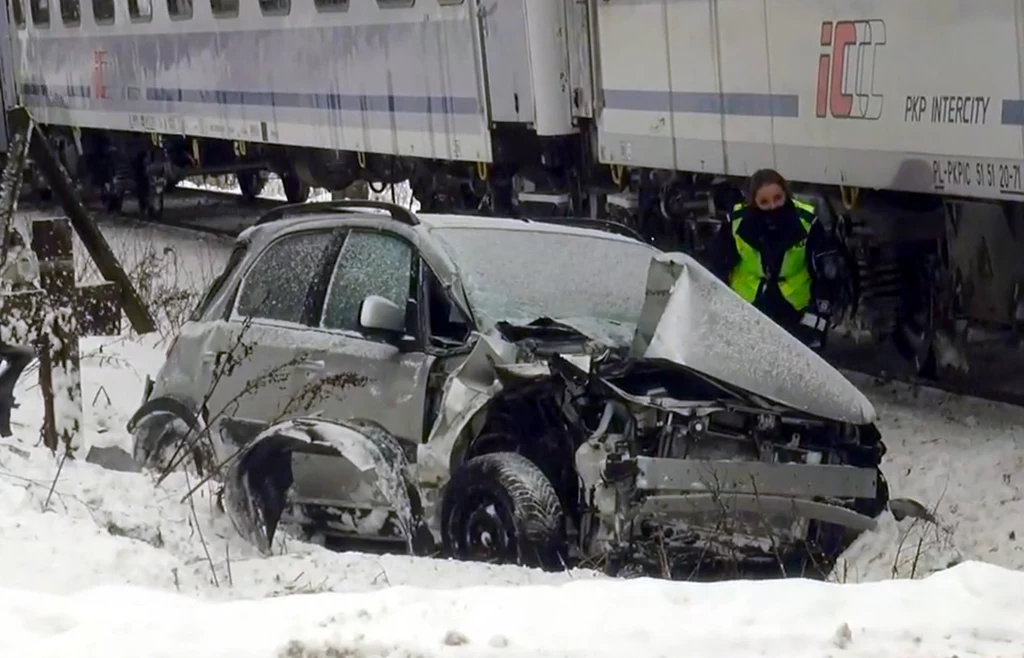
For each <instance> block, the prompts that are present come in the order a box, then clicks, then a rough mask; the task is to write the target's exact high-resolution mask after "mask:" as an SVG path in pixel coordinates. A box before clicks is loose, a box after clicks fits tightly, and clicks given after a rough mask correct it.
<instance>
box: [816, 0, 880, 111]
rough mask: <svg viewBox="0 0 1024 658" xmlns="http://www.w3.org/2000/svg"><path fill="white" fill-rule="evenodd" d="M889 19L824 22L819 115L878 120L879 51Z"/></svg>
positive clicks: (819, 70) (819, 63) (818, 97)
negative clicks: (876, 58)
mask: <svg viewBox="0 0 1024 658" xmlns="http://www.w3.org/2000/svg"><path fill="white" fill-rule="evenodd" d="M885 43H886V41H885V21H882V20H866V21H836V22H832V21H825V22H823V23H822V24H821V46H822V48H823V51H822V53H821V55H820V56H819V57H818V88H817V102H816V103H815V113H816V114H817V116H818V117H819V118H825V117H828V116H831V117H834V118H836V119H867V120H871V121H874V120H877V119H878V118H880V117H881V116H882V95H881V94H877V93H875V89H874V85H875V53H876V52H877V51H878V48H879V47H880V46H884V45H885Z"/></svg>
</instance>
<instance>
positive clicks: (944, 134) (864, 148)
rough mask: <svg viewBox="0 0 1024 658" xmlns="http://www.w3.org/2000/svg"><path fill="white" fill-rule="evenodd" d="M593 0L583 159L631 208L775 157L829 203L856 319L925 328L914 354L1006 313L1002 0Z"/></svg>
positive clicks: (1018, 118)
mask: <svg viewBox="0 0 1024 658" xmlns="http://www.w3.org/2000/svg"><path fill="white" fill-rule="evenodd" d="M592 6H593V8H594V9H595V24H596V29H595V30H594V31H593V32H592V38H593V39H594V40H595V42H596V48H595V49H596V51H597V52H598V53H599V57H598V58H596V60H595V68H596V69H597V71H598V73H597V75H596V76H595V79H596V80H597V85H598V86H597V88H596V89H595V95H596V98H597V106H598V111H597V127H596V129H597V133H598V144H599V147H598V150H597V156H598V159H599V161H600V162H601V163H604V164H608V165H612V166H614V167H616V169H618V168H620V167H621V168H623V169H625V170H626V171H632V172H633V176H632V179H633V180H632V184H631V185H630V186H629V189H628V190H627V194H626V195H624V196H625V197H626V198H627V201H626V202H625V205H626V206H627V208H629V209H631V211H632V212H633V213H634V214H636V213H637V212H638V211H639V210H640V209H643V208H645V207H651V206H653V207H656V208H661V209H662V210H663V211H664V210H665V209H668V210H667V211H665V212H657V213H655V215H656V217H655V218H654V219H655V220H662V219H664V216H665V215H669V216H672V215H673V214H674V215H675V216H674V217H672V218H673V219H681V218H682V217H683V216H685V215H686V214H687V212H688V211H687V208H693V207H695V206H696V207H698V208H700V207H701V203H700V199H701V198H703V197H702V193H703V192H702V189H703V191H706V189H707V187H708V183H709V182H712V181H714V178H713V177H717V176H729V177H739V178H741V177H745V176H748V175H749V174H751V173H753V172H754V171H756V170H757V169H759V168H762V167H773V168H775V169H778V170H779V171H780V172H782V173H783V174H784V175H785V176H787V177H788V178H789V179H791V180H792V181H795V182H799V183H802V184H803V187H804V191H805V192H806V193H807V194H808V195H810V196H812V197H815V198H817V199H818V200H819V201H820V202H821V207H822V209H823V212H824V214H832V215H845V216H846V218H845V219H846V221H844V222H843V227H844V228H845V229H846V230H847V231H848V232H849V233H850V234H851V235H850V244H851V248H852V249H853V250H854V252H855V254H854V256H855V259H857V260H858V262H859V265H860V269H861V272H860V274H861V283H862V286H861V291H860V293H861V297H862V299H864V300H868V301H870V302H871V303H870V304H869V306H870V308H868V309H866V310H868V311H869V312H870V315H871V316H873V317H870V318H869V319H870V320H871V324H872V328H873V329H874V330H875V331H876V332H877V333H879V334H884V333H886V332H888V331H891V330H893V329H894V328H897V329H908V330H912V331H913V332H916V333H917V334H918V336H916V338H924V339H925V340H924V341H923V342H921V343H920V344H918V345H917V348H919V349H920V351H921V353H920V354H918V355H916V356H919V357H922V367H923V368H924V367H926V366H927V365H928V364H925V363H924V361H927V360H928V359H929V357H930V358H931V359H932V361H933V363H932V364H931V365H932V366H934V365H935V363H934V357H935V356H936V354H935V352H934V350H933V349H932V348H934V347H935V345H934V342H935V341H936V339H938V340H939V341H940V342H947V343H948V342H949V340H952V341H953V342H956V341H957V340H963V339H964V338H965V336H964V329H965V328H966V326H967V324H966V322H964V321H965V320H968V319H970V320H973V321H975V324H977V323H978V322H979V321H980V322H984V323H989V324H994V325H999V326H1002V327H1013V326H1015V325H1019V323H1020V321H1021V320H1022V319H1024V294H1022V291H1021V283H1024V259H1022V258H1021V257H1020V254H1021V253H1022V252H1024V242H1022V239H1024V214H1022V212H1021V211H1022V208H1024V206H1022V205H1021V202H1022V201H1024V172H1022V167H1024V95H1022V84H1024V62H1022V58H1024V48H1022V46H1024V3H1022V2H1020V0H985V1H984V2H979V1H973V2H972V1H970V0H927V1H926V0H898V1H892V0H889V1H883V0H861V1H860V2H837V1H835V0H818V1H808V0H600V1H599V2H596V3H593V5H592ZM622 175H626V174H622ZM702 175H703V176H702ZM627 177H628V176H627ZM645 194H646V195H647V196H653V197H654V200H655V202H653V203H651V202H648V203H645V201H644V199H643V197H644V196H645ZM830 209H831V211H832V212H831V213H830V212H829V210H830ZM640 214H641V215H642V214H643V212H642V211H641V212H640ZM698 214H699V213H698ZM676 224H678V222H677V223H676ZM654 226H655V229H657V226H658V224H657V222H655V224H654ZM947 339H948V340H947ZM929 352H931V354H929ZM947 354H948V352H947ZM948 365H954V364H952V363H950V364H948Z"/></svg>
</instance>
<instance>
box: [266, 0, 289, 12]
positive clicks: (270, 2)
mask: <svg viewBox="0 0 1024 658" xmlns="http://www.w3.org/2000/svg"><path fill="white" fill-rule="evenodd" d="M291 10H292V0H260V11H262V12H263V13H264V14H272V15H274V16H284V15H286V14H288V13H289V12H291Z"/></svg>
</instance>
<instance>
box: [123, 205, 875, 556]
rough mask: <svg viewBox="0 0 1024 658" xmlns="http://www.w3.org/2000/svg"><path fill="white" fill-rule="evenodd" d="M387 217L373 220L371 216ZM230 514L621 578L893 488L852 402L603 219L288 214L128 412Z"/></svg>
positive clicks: (352, 542)
mask: <svg viewBox="0 0 1024 658" xmlns="http://www.w3.org/2000/svg"><path fill="white" fill-rule="evenodd" d="M381 211H383V212H381ZM129 430H130V431H131V432H132V433H133V437H134V441H135V448H134V450H135V456H136V459H137V460H139V461H140V462H142V463H144V464H146V465H148V466H151V467H161V468H174V467H176V466H178V465H181V464H194V465H195V466H196V467H198V468H200V469H201V470H205V471H214V473H215V475H216V476H217V477H218V478H219V479H220V480H221V481H222V482H223V483H224V501H225V506H226V508H227V511H228V513H229V514H230V516H231V518H232V520H233V522H234V524H235V526H236V528H237V529H238V530H239V531H240V532H242V533H243V534H245V535H246V536H248V537H250V538H251V539H252V541H254V542H255V543H256V544H257V545H259V546H260V547H261V549H263V550H264V551H266V552H270V551H272V546H273V540H274V538H275V533H276V534H278V535H279V534H280V533H277V530H278V528H280V527H288V528H289V529H292V530H294V531H295V532H298V533H301V535H302V536H303V537H305V538H307V539H317V540H320V541H323V542H325V543H329V544H331V545H337V546H338V547H339V548H351V547H363V546H366V545H368V544H370V545H374V546H381V547H385V548H386V547H387V546H388V545H391V546H392V547H393V548H394V549H397V550H403V551H409V552H412V553H416V554H421V555H436V554H444V555H448V556H454V557H456V558H459V559H472V560H488V561H498V562H511V563H520V564H529V565H536V566H541V567H546V568H562V567H563V566H564V565H565V564H572V563H580V562H581V561H585V560H586V561H597V560H600V561H602V562H603V563H604V564H605V565H607V569H608V571H609V572H610V573H622V572H623V570H624V569H625V570H626V571H628V572H630V573H656V574H660V575H663V576H678V575H685V576H691V575H692V574H694V573H695V569H698V568H703V567H705V566H708V565H712V564H713V565H718V563H721V562H728V563H732V564H737V563H738V564H740V565H749V566H754V565H758V564H760V565H771V566H772V568H775V567H777V566H778V565H783V566H784V567H785V568H786V569H787V570H789V569H793V568H794V566H793V565H794V562H795V563H798V564H799V565H803V566H807V565H809V564H812V563H813V564H816V565H818V566H819V567H820V569H821V571H823V572H824V571H827V570H828V569H829V568H830V564H831V563H832V561H833V560H834V559H835V558H836V557H837V556H838V554H839V553H840V552H841V551H842V550H844V549H845V547H846V546H848V544H849V542H850V541H852V539H853V538H855V537H856V536H857V535H858V534H859V533H860V532H862V531H864V530H865V529H868V528H871V527H872V526H873V524H874V519H875V517H876V516H877V515H878V514H879V513H881V512H882V511H883V510H884V509H885V507H886V504H887V501H888V490H887V487H886V485H885V481H884V478H883V477H882V475H881V473H880V471H879V469H878V465H879V463H880V460H881V458H882V455H883V454H884V452H885V448H884V445H883V443H882V440H881V437H880V435H879V432H878V430H877V428H876V426H875V412H874V409H873V408H872V406H871V404H870V403H869V402H868V400H867V399H866V398H865V397H864V396H863V395H862V394H861V393H860V392H859V391H858V390H857V389H856V388H855V387H854V386H853V385H852V384H851V383H850V382H849V381H847V380H846V379H845V378H844V377H843V376H842V375H841V374H840V373H839V372H838V371H836V370H835V369H834V368H832V367H831V366H829V365H828V364H827V363H826V362H825V361H823V360H822V359H821V358H820V357H819V356H818V355H816V354H815V353H813V352H812V351H811V350H809V349H808V348H806V347H805V346H803V345H802V344H800V343H799V342H798V341H796V340H795V339H793V338H792V337H791V336H789V334H788V333H786V332H785V331H784V330H783V329H782V328H781V327H779V326H778V325H776V324H774V323H773V322H772V321H771V320H769V319H768V318H767V317H766V316H764V315H763V314H761V313H760V312H759V311H757V310H756V309H755V308H754V307H753V306H751V305H749V304H747V303H745V302H743V300H741V299H740V298H739V297H738V296H737V295H735V294H734V293H733V292H732V291H731V290H730V289H729V288H728V287H727V286H725V285H724V284H722V283H721V282H720V281H718V280H717V279H716V278H715V277H713V276H712V275H711V274H710V273H709V272H708V271H707V270H706V269H704V268H703V267H702V266H701V265H700V264H698V263H697V262H696V261H694V260H693V259H692V258H690V257H688V256H686V255H684V254H670V253H663V252H661V251H659V250H658V249H655V248H654V247H652V246H650V245H649V244H646V243H644V242H643V241H641V240H640V239H638V238H636V237H634V236H632V235H631V234H629V231H627V230H626V229H624V228H622V227H617V226H616V225H613V224H607V223H602V222H596V221H589V220H572V221H570V220H557V219H552V220H525V219H506V218H489V217H486V218H481V217H467V216H449V215H428V214H420V215H416V214H414V213H412V212H410V211H408V210H406V209H404V208H402V207H400V206H395V205H391V204H385V203H377V202H356V201H346V202H326V203H321V204H304V205H300V206H289V207H283V208H279V209H276V210H274V211H272V212H271V213H269V214H267V215H265V216H264V217H263V218H261V220H260V221H259V223H258V224H257V225H256V226H254V227H252V228H250V229H249V230H247V231H245V232H244V233H243V234H242V235H240V236H239V237H238V239H237V241H236V245H235V250H234V252H233V254H232V256H231V258H230V261H229V262H228V264H227V266H226V268H225V270H224V272H223V273H222V274H221V275H220V276H219V277H218V278H217V279H216V281H214V282H213V284H212V285H211V287H210V289H209V290H208V291H207V293H206V295H205V297H204V299H203V300H202V302H201V304H200V305H199V307H198V308H197V309H196V311H195V313H194V315H193V317H192V318H191V320H190V321H189V322H188V323H187V324H186V325H185V326H184V327H183V328H182V329H181V332H180V335H179V336H178V337H177V339H176V341H175V342H174V344H173V345H172V347H171V348H170V349H169V351H168V353H167V361H166V363H165V364H164V366H163V368H162V369H161V370H160V372H159V374H158V375H157V377H156V380H155V382H150V383H148V384H147V390H146V394H145V400H144V403H143V404H142V406H141V408H140V409H139V410H138V411H137V412H136V414H135V415H134V416H133V418H132V419H131V421H130V423H129Z"/></svg>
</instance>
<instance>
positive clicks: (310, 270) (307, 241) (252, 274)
mask: <svg viewBox="0 0 1024 658" xmlns="http://www.w3.org/2000/svg"><path fill="white" fill-rule="evenodd" d="M330 243H331V233H330V231H316V232H309V233H298V234H296V235H289V236H287V237H284V238H281V239H280V240H277V241H276V242H274V243H273V244H271V245H270V246H269V247H267V249H266V250H265V251H264V252H263V253H262V254H261V255H260V257H259V259H258V260H257V261H256V264H255V265H253V266H252V268H251V269H250V270H249V272H248V273H246V275H245V281H243V282H242V289H241V291H240V292H239V294H238V305H237V306H236V308H235V313H236V314H237V315H240V316H243V317H252V318H259V319H264V320H278V321H281V322H302V319H303V312H304V310H305V308H306V297H307V294H308V292H309V290H310V284H312V283H313V281H314V280H315V279H316V278H317V276H318V275H319V274H320V271H321V266H322V262H323V256H324V251H325V250H326V249H327V247H328V246H330Z"/></svg>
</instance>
